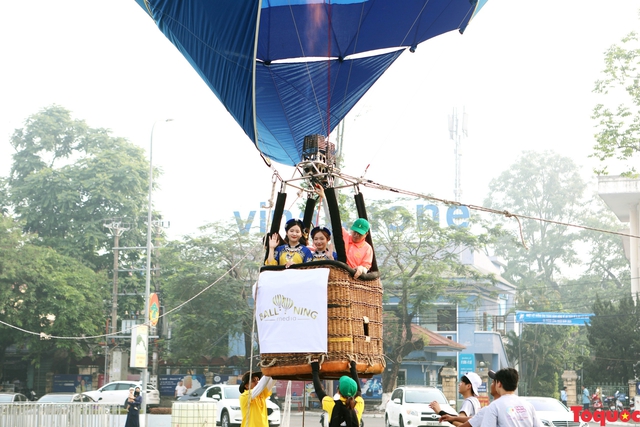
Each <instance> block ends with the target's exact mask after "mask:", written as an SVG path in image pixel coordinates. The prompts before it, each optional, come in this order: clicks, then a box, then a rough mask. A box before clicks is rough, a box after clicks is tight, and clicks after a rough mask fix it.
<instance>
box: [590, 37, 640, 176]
mask: <svg viewBox="0 0 640 427" xmlns="http://www.w3.org/2000/svg"><path fill="white" fill-rule="evenodd" d="M621 42H622V44H621V45H613V46H611V47H610V48H609V49H608V50H607V51H606V52H605V58H604V62H605V69H604V71H603V73H604V78H603V79H601V80H598V81H596V84H595V88H594V92H595V93H597V94H600V95H603V97H602V98H603V102H602V103H599V104H597V105H596V106H595V107H594V109H593V115H592V118H593V119H594V120H596V122H597V124H596V128H597V133H596V134H595V138H596V145H595V146H594V147H593V151H594V152H593V155H592V156H593V157H596V158H598V159H599V160H600V161H601V162H603V163H604V162H606V161H607V160H608V159H611V158H615V159H617V160H622V161H632V162H633V159H634V158H636V156H637V154H638V152H639V151H640V43H639V40H638V35H637V33H636V32H631V33H629V34H628V35H627V36H626V37H624V38H623V39H622V40H621ZM614 99H624V101H622V102H620V103H618V104H617V105H611V104H613V102H614ZM635 160H636V161H637V158H636V159H635ZM637 172H638V171H637V170H636V168H635V166H633V163H631V165H630V166H628V170H627V171H626V172H625V173H624V174H623V175H627V176H628V175H633V174H636V173H637ZM596 173H598V174H607V166H606V165H604V166H602V168H600V169H597V170H596Z"/></svg>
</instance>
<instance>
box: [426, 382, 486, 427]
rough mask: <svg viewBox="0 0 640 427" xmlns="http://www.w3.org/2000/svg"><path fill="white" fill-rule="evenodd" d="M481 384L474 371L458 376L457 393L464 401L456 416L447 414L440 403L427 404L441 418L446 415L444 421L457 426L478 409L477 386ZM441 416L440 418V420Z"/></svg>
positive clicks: (473, 414)
mask: <svg viewBox="0 0 640 427" xmlns="http://www.w3.org/2000/svg"><path fill="white" fill-rule="evenodd" d="M481 384H482V379H480V376H479V375H478V374H476V373H475V372H467V373H465V374H464V375H463V376H462V377H461V378H460V383H459V385H458V393H460V394H461V395H462V397H463V398H464V402H463V403H462V408H461V409H460V412H459V413H458V416H454V415H452V414H447V413H446V412H445V411H442V410H440V404H439V403H438V402H437V401H433V402H431V403H430V404H429V406H430V407H431V409H433V410H434V411H435V412H436V413H438V414H439V415H441V416H442V417H443V418H444V417H445V416H446V417H447V419H446V421H449V422H450V423H451V424H453V425H454V426H459V425H461V424H462V423H464V422H465V421H468V420H469V419H470V418H471V417H473V416H475V415H476V414H477V413H478V411H480V401H478V397H477V396H478V388H479V387H480V385H481ZM443 418H441V420H442V419H443ZM440 422H442V421H440Z"/></svg>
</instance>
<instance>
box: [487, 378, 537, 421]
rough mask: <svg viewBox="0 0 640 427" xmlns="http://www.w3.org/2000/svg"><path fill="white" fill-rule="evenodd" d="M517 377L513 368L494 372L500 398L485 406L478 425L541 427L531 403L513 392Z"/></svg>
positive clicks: (516, 385) (516, 386)
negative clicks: (485, 408)
mask: <svg viewBox="0 0 640 427" xmlns="http://www.w3.org/2000/svg"><path fill="white" fill-rule="evenodd" d="M518 379H519V376H518V371H517V370H515V369H514V368H503V369H500V370H499V371H498V372H496V373H495V383H496V391H497V392H498V394H499V395H500V399H497V400H494V401H493V402H492V403H491V405H489V406H487V410H486V411H485V414H484V415H483V418H482V424H481V425H480V427H542V423H541V422H540V419H539V418H538V416H537V414H536V410H535V409H534V408H533V405H532V404H531V403H529V402H527V401H526V400H524V399H521V398H520V397H518V396H517V395H516V394H515V391H516V388H518Z"/></svg>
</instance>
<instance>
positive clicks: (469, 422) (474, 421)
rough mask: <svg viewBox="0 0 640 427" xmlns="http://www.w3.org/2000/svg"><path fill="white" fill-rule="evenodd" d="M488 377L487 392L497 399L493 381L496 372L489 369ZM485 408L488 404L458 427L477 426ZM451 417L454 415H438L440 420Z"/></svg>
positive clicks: (447, 419) (497, 395)
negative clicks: (489, 384) (489, 383)
mask: <svg viewBox="0 0 640 427" xmlns="http://www.w3.org/2000/svg"><path fill="white" fill-rule="evenodd" d="M489 378H491V386H490V387H489V393H490V394H491V396H492V397H493V400H496V399H499V398H500V395H499V394H498V391H497V390H496V381H495V378H496V373H495V372H494V371H489ZM487 408H488V406H485V407H484V408H480V410H479V411H478V412H477V413H476V414H475V415H474V416H473V417H471V418H469V419H468V420H467V421H466V422H464V423H462V424H461V425H460V426H459V427H479V426H480V425H481V424H482V418H483V417H484V414H485V412H486V410H487ZM453 418H455V417H453V416H452V415H445V416H443V417H440V422H444V421H449V420H450V419H453ZM449 422H451V421H449Z"/></svg>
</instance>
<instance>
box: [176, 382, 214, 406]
mask: <svg viewBox="0 0 640 427" xmlns="http://www.w3.org/2000/svg"><path fill="white" fill-rule="evenodd" d="M209 387H211V384H205V385H203V386H202V387H200V388H197V389H195V390H193V391H192V392H191V393H189V394H185V395H184V396H180V397H179V398H178V399H176V400H179V401H180V402H184V401H190V400H200V396H202V395H203V394H204V392H205V391H207V389H208V388H209Z"/></svg>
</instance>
